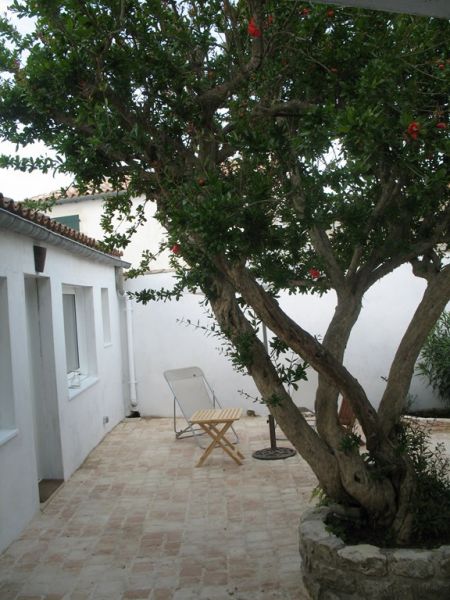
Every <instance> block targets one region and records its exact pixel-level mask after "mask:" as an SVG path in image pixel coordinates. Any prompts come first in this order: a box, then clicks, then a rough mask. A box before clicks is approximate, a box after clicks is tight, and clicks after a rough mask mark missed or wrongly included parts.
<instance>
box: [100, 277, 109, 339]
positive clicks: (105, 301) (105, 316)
mask: <svg viewBox="0 0 450 600" xmlns="http://www.w3.org/2000/svg"><path fill="white" fill-rule="evenodd" d="M101 293H102V320H103V343H104V344H105V345H107V344H110V343H111V317H110V314H109V293H108V288H102V292H101Z"/></svg>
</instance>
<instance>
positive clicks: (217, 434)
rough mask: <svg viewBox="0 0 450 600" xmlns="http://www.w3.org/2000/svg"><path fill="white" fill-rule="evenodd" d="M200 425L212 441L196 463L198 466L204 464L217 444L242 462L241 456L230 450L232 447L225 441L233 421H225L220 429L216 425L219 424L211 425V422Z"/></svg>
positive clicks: (238, 462)
mask: <svg viewBox="0 0 450 600" xmlns="http://www.w3.org/2000/svg"><path fill="white" fill-rule="evenodd" d="M199 425H200V427H201V428H202V429H203V430H204V431H205V432H206V433H207V434H208V435H209V436H210V437H211V438H212V442H211V444H210V445H209V446H208V447H207V448H206V450H205V451H204V453H203V454H202V456H201V457H200V460H199V461H198V463H197V465H196V466H197V467H201V466H202V464H203V463H204V462H205V460H206V459H207V458H208V456H209V455H210V454H211V452H212V451H213V450H214V448H216V447H217V446H220V447H221V448H222V449H223V450H224V451H225V452H226V453H227V454H228V455H229V456H230V457H231V458H232V459H233V460H234V461H235V462H237V464H238V465H241V464H242V462H241V460H240V457H239V456H238V455H236V453H235V452H232V451H231V450H230V448H229V447H228V446H227V444H225V443H224V441H223V438H224V436H225V433H226V432H227V431H228V429H229V428H230V427H231V425H232V423H231V422H230V423H225V424H224V426H223V427H222V429H218V428H217V427H216V425H217V424H213V425H212V426H211V424H209V423H199ZM225 440H226V442H227V443H228V444H229V445H230V446H231V447H232V448H233V446H232V444H231V443H230V442H229V441H228V440H227V439H226V438H225ZM233 450H234V448H233ZM242 458H243V457H242Z"/></svg>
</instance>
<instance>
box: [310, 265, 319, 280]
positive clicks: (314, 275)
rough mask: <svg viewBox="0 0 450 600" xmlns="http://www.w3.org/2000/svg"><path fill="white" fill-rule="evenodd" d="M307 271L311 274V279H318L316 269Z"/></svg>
mask: <svg viewBox="0 0 450 600" xmlns="http://www.w3.org/2000/svg"><path fill="white" fill-rule="evenodd" d="M308 273H309V274H310V275H311V277H312V278H313V279H318V278H319V277H320V271H319V270H318V269H314V267H313V268H312V269H308Z"/></svg>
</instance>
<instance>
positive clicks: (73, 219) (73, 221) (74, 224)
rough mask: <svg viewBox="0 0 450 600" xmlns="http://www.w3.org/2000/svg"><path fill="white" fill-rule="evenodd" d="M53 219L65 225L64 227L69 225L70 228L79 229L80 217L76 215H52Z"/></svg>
mask: <svg viewBox="0 0 450 600" xmlns="http://www.w3.org/2000/svg"><path fill="white" fill-rule="evenodd" d="M53 220H54V221H57V222H58V223H61V225H66V227H70V228H71V229H75V230H76V231H80V217H79V216H78V215H66V216H64V217H54V218H53Z"/></svg>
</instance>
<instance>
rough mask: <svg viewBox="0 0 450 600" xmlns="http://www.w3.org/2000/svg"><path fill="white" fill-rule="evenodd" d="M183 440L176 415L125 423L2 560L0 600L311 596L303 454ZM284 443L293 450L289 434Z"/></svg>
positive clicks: (276, 599)
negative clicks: (234, 453) (305, 558)
mask: <svg viewBox="0 0 450 600" xmlns="http://www.w3.org/2000/svg"><path fill="white" fill-rule="evenodd" d="M236 429H237V431H238V434H239V436H240V440H241V444H240V448H241V450H242V452H243V453H244V455H245V457H246V459H245V461H244V464H243V465H242V466H241V467H239V466H238V465H236V464H235V463H234V462H233V461H232V460H231V459H230V458H229V457H228V456H226V455H225V453H224V452H222V451H221V450H216V451H215V452H214V453H213V455H212V456H211V457H210V458H209V459H208V460H207V462H206V463H205V465H204V466H203V467H201V468H195V466H194V465H195V463H196V462H197V460H198V458H199V456H200V449H199V448H198V447H197V446H196V444H195V441H194V440H192V439H184V440H175V438H174V434H173V431H172V421H171V420H170V419H133V420H127V421H124V422H122V423H120V424H119V425H118V426H117V427H116V428H115V429H114V430H113V431H112V432H111V433H110V434H109V435H108V436H107V437H106V438H105V439H104V440H103V441H102V443H101V444H100V445H99V446H98V447H97V448H96V449H95V450H93V452H92V453H91V454H90V455H89V457H88V458H87V460H86V461H85V462H84V464H83V465H82V466H81V467H80V469H78V470H77V471H76V473H74V475H73V476H72V477H71V479H70V480H69V481H67V482H66V483H65V484H64V485H63V486H62V487H61V488H60V489H59V490H58V491H57V492H56V493H55V494H54V496H53V497H52V498H50V500H48V502H47V503H46V504H45V505H44V506H43V508H42V510H41V511H40V513H39V514H38V515H37V516H36V517H35V518H34V519H33V521H32V522H31V523H30V525H29V526H28V527H27V528H26V530H25V531H24V532H23V534H22V535H21V537H20V538H19V539H18V540H16V541H15V542H14V543H13V544H12V545H11V546H10V547H9V548H8V549H7V550H6V551H5V552H4V553H3V554H2V555H1V556H0V600H44V599H45V600H62V599H64V600H66V599H67V600H116V599H117V600H118V599H133V598H134V599H144V598H145V599H149V600H193V599H195V600H197V599H199V600H294V599H295V600H307V599H308V595H307V593H306V591H305V589H304V587H303V585H302V582H301V573H300V558H299V552H298V535H297V526H298V522H299V518H300V515H301V513H302V512H303V511H304V510H305V508H307V507H308V506H310V505H311V492H312V489H313V488H314V486H315V484H316V480H315V477H314V475H313V474H312V472H311V470H310V469H309V467H308V466H307V465H306V463H305V462H304V461H303V460H302V459H301V458H300V457H299V456H295V457H293V458H289V459H287V460H277V461H261V460H255V459H253V458H252V456H251V455H252V452H253V451H254V450H258V449H261V448H264V447H267V446H269V440H268V436H269V433H268V426H267V424H266V419H265V418H262V417H256V418H245V419H241V420H240V421H238V422H237V424H236ZM279 445H281V446H289V443H288V442H286V441H282V442H279Z"/></svg>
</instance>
